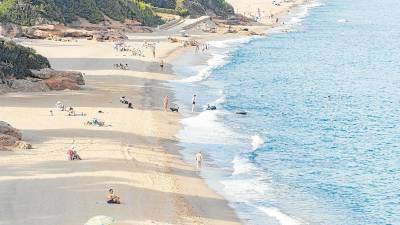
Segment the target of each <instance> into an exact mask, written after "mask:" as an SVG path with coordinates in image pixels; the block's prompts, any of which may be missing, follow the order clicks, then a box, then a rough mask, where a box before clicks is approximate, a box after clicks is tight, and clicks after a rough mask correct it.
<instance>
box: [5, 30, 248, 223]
mask: <svg viewBox="0 0 400 225" xmlns="http://www.w3.org/2000/svg"><path fill="white" fill-rule="evenodd" d="M157 35H158V34H157ZM207 35H208V34H206V35H204V37H206V39H205V40H204V41H207V40H210V39H213V38H216V37H219V38H220V36H218V35H216V34H209V35H208V38H210V39H207ZM232 36H233V35H230V36H228V38H230V37H232ZM238 36H239V35H235V37H238ZM204 37H203V38H204ZM157 38H159V39H160V40H158V39H157ZM142 39H149V40H150V41H154V42H156V43H157V44H156V46H157V48H156V49H157V53H156V57H155V58H153V57H152V56H151V50H150V49H145V52H144V54H145V57H141V56H131V55H129V54H127V53H125V52H116V51H115V50H113V43H112V42H95V41H88V40H82V39H79V40H75V39H73V40H72V41H69V42H56V41H50V40H27V39H17V40H16V41H17V42H18V43H20V44H23V45H24V46H29V47H32V48H34V49H35V50H36V51H37V52H38V53H40V54H42V55H44V56H46V57H47V58H48V59H49V61H50V63H51V65H52V67H53V68H54V69H57V70H74V71H80V72H82V73H84V77H85V80H86V85H85V87H84V88H83V89H82V90H79V91H70V90H66V91H59V92H43V93H37V92H36V93H8V94H4V95H0V118H1V120H3V121H7V122H8V123H10V124H12V125H13V126H14V127H16V128H18V129H20V130H21V131H22V135H23V140H24V141H27V142H29V143H31V144H32V145H33V149H32V150H26V151H14V152H0V224H1V225H22V224H31V225H36V224H37V225H39V224H40V225H46V224H48V225H55V224H57V225H72V224H84V223H85V222H86V221H87V220H88V219H89V218H91V217H93V216H96V215H106V216H111V217H114V218H115V219H116V220H117V223H116V224H119V225H125V224H144V225H146V224H221V225H230V224H232V225H233V224H241V223H242V222H241V221H240V219H239V218H238V217H237V215H236V213H235V212H234V210H233V209H232V208H231V207H230V206H229V205H228V202H227V201H226V200H225V199H224V198H223V197H222V196H221V195H220V194H217V192H216V191H214V190H212V189H211V188H210V187H208V186H207V185H206V184H205V182H204V181H203V180H202V179H201V178H200V177H199V175H198V173H199V172H198V171H197V170H196V169H195V167H194V165H195V160H194V156H193V161H190V160H189V161H183V160H182V156H181V154H180V152H179V146H178V145H177V142H178V140H177V138H176V134H177V133H178V132H179V130H180V129H181V125H180V123H179V121H180V119H181V115H180V114H179V113H173V112H164V111H163V109H162V104H163V98H164V96H166V95H168V96H169V97H170V99H171V102H172V101H174V92H173V90H171V89H170V88H169V87H168V86H167V85H166V83H167V82H168V81H171V80H174V79H176V76H175V75H174V74H173V73H172V66H171V65H170V64H168V63H169V62H170V61H172V60H173V59H175V58H176V57H178V56H179V55H180V54H181V52H182V51H184V49H183V48H182V47H181V44H180V43H171V42H169V41H168V40H167V39H166V37H162V38H160V37H159V36H153V37H152V36H151V35H145V36H143V37H142V38H141V37H138V38H137V40H130V41H127V44H128V45H132V46H136V47H140V46H142V45H143V41H142ZM187 51H194V47H191V48H188V49H187ZM161 60H165V62H166V66H165V68H164V70H161V69H160V66H159V62H160V61H161ZM119 63H122V64H128V67H129V68H128V69H127V70H121V69H116V68H115V67H114V64H119ZM121 96H126V97H127V98H128V99H129V100H130V101H131V102H132V103H133V109H129V108H127V106H126V105H124V104H121V103H120V102H119V99H120V97H121ZM189 96H190V94H189ZM57 101H61V102H62V103H63V104H64V105H65V106H72V107H74V109H75V111H76V112H77V113H78V115H76V116H67V115H66V114H67V113H66V112H64V111H58V110H57V109H56V108H55V104H56V102H57ZM50 110H52V112H53V115H51V113H50ZM80 113H82V116H81V115H79V114H80ZM93 118H98V119H100V120H102V121H104V122H105V126H102V127H97V126H88V125H84V123H85V122H87V121H89V120H92V119H93ZM71 146H73V147H74V148H75V150H76V151H77V152H78V153H79V154H80V156H81V157H82V159H83V160H81V161H68V160H67V155H66V152H67V149H68V148H70V147H71ZM110 188H113V189H114V190H115V194H116V195H118V196H120V197H121V202H122V204H121V205H109V204H107V203H106V195H107V191H108V190H109V189H110Z"/></svg>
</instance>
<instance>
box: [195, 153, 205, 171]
mask: <svg viewBox="0 0 400 225" xmlns="http://www.w3.org/2000/svg"><path fill="white" fill-rule="evenodd" d="M196 163H197V169H200V168H201V167H202V164H203V154H202V153H201V152H198V153H196Z"/></svg>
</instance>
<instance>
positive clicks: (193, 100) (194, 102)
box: [192, 95, 196, 112]
mask: <svg viewBox="0 0 400 225" xmlns="http://www.w3.org/2000/svg"><path fill="white" fill-rule="evenodd" d="M195 105H196V95H193V98H192V112H194V107H195Z"/></svg>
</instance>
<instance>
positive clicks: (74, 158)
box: [67, 146, 81, 160]
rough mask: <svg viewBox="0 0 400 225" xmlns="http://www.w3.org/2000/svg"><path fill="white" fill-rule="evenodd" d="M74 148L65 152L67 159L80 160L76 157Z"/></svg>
mask: <svg viewBox="0 0 400 225" xmlns="http://www.w3.org/2000/svg"><path fill="white" fill-rule="evenodd" d="M74 148H75V147H74V146H72V147H71V148H70V149H68V151H67V155H68V159H69V160H81V157H80V156H79V155H78V153H77V152H76V151H75V150H74Z"/></svg>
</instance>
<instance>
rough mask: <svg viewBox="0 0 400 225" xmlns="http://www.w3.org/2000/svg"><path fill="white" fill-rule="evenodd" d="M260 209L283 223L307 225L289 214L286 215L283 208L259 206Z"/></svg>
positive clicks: (284, 224)
mask: <svg viewBox="0 0 400 225" xmlns="http://www.w3.org/2000/svg"><path fill="white" fill-rule="evenodd" d="M258 209H259V210H260V211H262V212H264V213H265V214H267V215H268V216H270V217H272V218H275V219H276V220H278V221H279V223H280V224H282V225H305V223H304V222H301V221H299V220H298V219H294V218H292V217H290V216H289V215H286V214H285V213H283V212H282V211H281V210H279V209H278V208H275V207H258Z"/></svg>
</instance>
